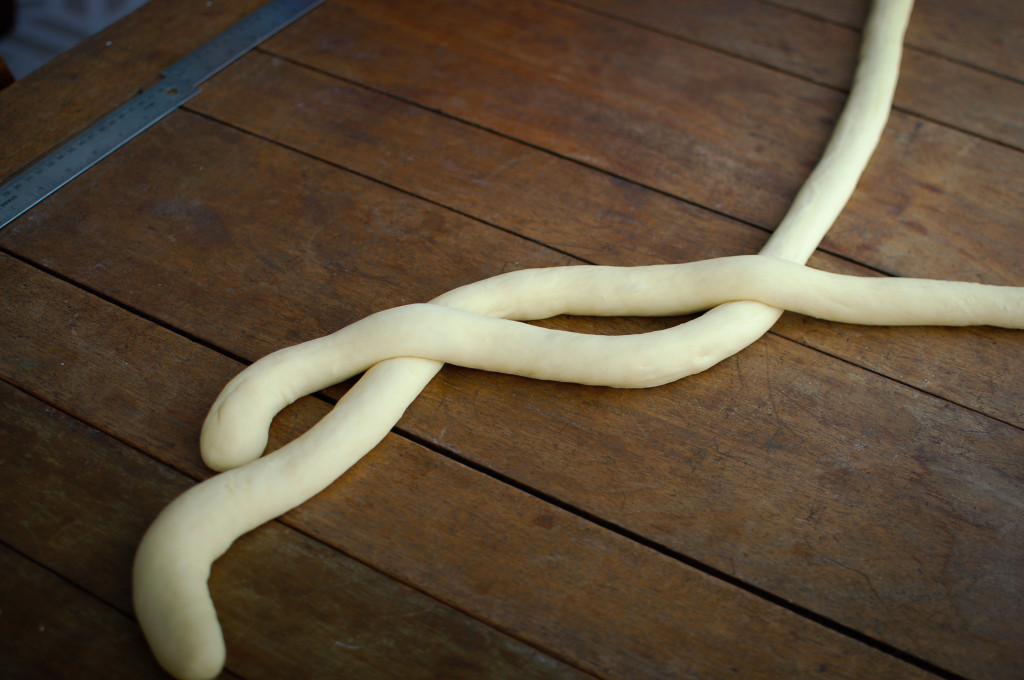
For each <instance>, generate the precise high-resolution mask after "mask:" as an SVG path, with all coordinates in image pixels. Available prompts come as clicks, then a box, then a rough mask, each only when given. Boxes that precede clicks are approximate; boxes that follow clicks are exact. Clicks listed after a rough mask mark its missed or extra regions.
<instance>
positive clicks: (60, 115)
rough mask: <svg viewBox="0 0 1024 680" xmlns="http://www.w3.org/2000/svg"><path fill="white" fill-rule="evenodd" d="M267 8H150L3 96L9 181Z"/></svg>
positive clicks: (241, 1)
mask: <svg viewBox="0 0 1024 680" xmlns="http://www.w3.org/2000/svg"><path fill="white" fill-rule="evenodd" d="M262 4H264V0H231V2H206V1H205V0H149V1H148V2H146V3H145V4H144V5H143V6H142V7H141V8H140V9H139V10H137V11H135V12H133V13H131V14H129V15H128V16H127V17H125V18H124V19H122V20H121V21H119V22H117V23H116V24H114V25H113V26H112V27H110V28H108V29H107V30H105V31H103V32H102V33H101V34H98V35H95V36H93V37H92V38H87V39H86V40H83V41H82V42H81V43H79V44H78V45H76V46H75V47H73V48H72V49H70V50H68V51H67V52H65V53H64V54H61V55H58V56H57V57H55V58H54V59H53V60H51V61H50V62H48V63H46V64H45V65H44V66H42V67H41V68H39V69H38V70H36V71H34V72H33V73H30V74H28V75H27V76H26V77H24V78H22V79H21V80H19V81H18V82H16V83H15V84H13V85H12V86H11V87H8V88H6V89H4V90H3V92H0V129H2V130H4V153H3V155H2V156H0V177H7V176H8V175H10V174H12V173H14V172H15V171H17V170H19V169H21V168H22V167H23V166H25V165H26V164H28V163H30V162H31V161H33V160H34V159H36V157H38V156H40V155H41V154H43V153H45V152H47V151H49V150H50V149H52V148H55V147H56V146H58V145H59V144H60V143H62V142H63V141H64V140H66V139H68V138H70V137H72V136H73V135H74V134H76V133H77V132H80V131H81V130H83V129H84V128H86V127H87V126H88V125H90V124H91V123H93V122H95V121H96V120H98V119H99V118H100V117H102V116H103V115H104V114H107V113H109V112H110V111H112V110H114V109H115V108H117V107H118V106H119V105H121V104H123V103H124V102H126V101H128V100H129V99H130V98H131V97H132V96H134V95H135V94H136V93H137V92H138V91H139V90H141V89H143V88H145V87H148V86H149V85H152V84H153V83H155V82H156V81H157V79H158V78H159V74H160V71H161V69H164V68H166V67H168V66H170V65H171V64H173V63H174V62H176V61H177V60H178V59H181V58H182V57H184V56H185V55H186V54H188V53H189V52H191V51H192V50H194V49H196V48H197V47H199V46H200V45H202V44H203V43H204V42H206V41H207V40H209V39H210V38H212V37H213V36H215V35H217V33H219V32H221V31H222V30H224V29H226V28H227V27H228V26H230V25H232V24H233V23H235V22H236V21H238V20H239V19H241V18H242V17H244V16H245V15H246V14H248V13H249V12H251V11H253V10H254V9H255V8H257V7H259V6H260V5H262Z"/></svg>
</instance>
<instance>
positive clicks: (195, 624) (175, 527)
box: [132, 503, 227, 680]
mask: <svg viewBox="0 0 1024 680" xmlns="http://www.w3.org/2000/svg"><path fill="white" fill-rule="evenodd" d="M176 507H180V504H179V506H175V504H173V503H172V504H171V506H168V509H170V508H176ZM170 514H172V515H177V514H180V513H178V512H172V513H170ZM167 515H168V512H167V510H165V511H164V513H162V514H161V516H160V517H158V518H157V521H156V522H154V523H153V525H152V526H151V527H150V529H149V531H147V532H146V535H145V536H143V539H142V543H140V544H139V549H138V551H137V552H136V554H135V564H134V566H133V570H132V599H133V605H134V608H135V614H136V616H137V617H138V620H139V625H140V626H141V628H142V632H143V633H144V634H145V636H146V640H147V642H149V646H150V649H152V650H153V655H154V656H155V657H156V659H157V661H158V662H159V663H160V665H161V666H162V667H163V668H164V670H166V671H167V672H168V673H170V674H171V675H173V676H174V677H176V678H179V680H210V679H211V678H215V677H217V676H218V675H220V672H221V671H222V670H223V668H224V663H225V660H226V656H227V653H226V649H225V646H224V636H223V633H222V631H221V628H220V623H219V621H218V620H217V612H216V610H215V609H214V606H213V600H212V599H211V598H210V591H209V588H208V586H207V579H208V578H209V574H210V567H209V561H206V562H205V563H204V559H205V557H204V556H200V557H199V558H198V559H197V558H196V556H195V555H194V554H188V553H190V552H192V551H189V550H187V549H186V548H185V546H183V545H182V543H183V541H181V540H177V539H178V538H179V536H178V535H177V534H179V533H180V531H181V529H182V527H183V526H184V525H183V524H182V522H180V521H177V520H178V519H179V518H177V517H174V518H171V521H166V520H167V519H168V518H167ZM161 519H164V520H165V521H161ZM193 529H194V527H193Z"/></svg>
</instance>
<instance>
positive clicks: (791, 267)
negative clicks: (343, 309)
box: [133, 0, 1024, 680]
mask: <svg viewBox="0 0 1024 680" xmlns="http://www.w3.org/2000/svg"><path fill="white" fill-rule="evenodd" d="M911 5H912V3H911V1H910V0H880V1H879V2H876V4H875V6H874V7H873V9H872V12H871V15H870V17H869V19H868V23H867V26H866V27H865V30H864V38H863V43H862V48H861V58H860V63H859V65H858V68H857V73H856V75H855V78H854V85H853V88H852V90H851V93H850V96H849V98H848V100H847V104H846V107H845V108H844V110H843V114H842V116H841V117H840V119H839V121H838V123H837V125H836V129H835V131H834V133H833V136H832V138H831V140H830V142H829V145H828V147H827V148H826V150H825V152H824V154H823V156H822V159H821V161H820V162H819V164H818V166H817V167H816V168H815V169H814V171H813V173H812V174H811V176H810V177H809V178H808V180H807V182H806V183H805V184H804V186H803V188H802V189H801V190H800V192H799V193H798V195H797V197H796V199H795V200H794V203H793V206H792V208H791V209H790V211H789V213H788V214H787V215H786V217H785V219H784V220H783V221H782V223H781V224H780V225H779V227H778V229H777V230H776V232H775V234H774V235H773V236H772V238H771V239H770V240H769V241H768V243H767V244H766V246H765V247H764V248H763V249H762V251H761V253H760V255H756V256H753V255H750V256H740V257H735V258H723V259H721V260H714V261H708V262H698V263H690V264H685V265H658V266H650V267H637V268H609V267H566V268H559V269H552V270H533V271H527V272H516V273H511V274H506V275H503V276H499V277H495V278H493V279H488V280H486V281H482V282H479V283H476V284H471V285H469V286H465V287H463V288H460V289H457V290H454V291H452V292H450V293H447V294H445V295H442V296H441V297H439V298H437V299H435V300H433V301H432V302H431V303H428V304H421V305H410V306H408V307H403V308H398V309H395V310H389V311H386V312H382V313H380V314H378V315H374V316H371V317H368V318H367V319H364V320H363V321H360V322H358V323H357V324H353V325H352V326H350V327H348V328H345V329H343V330H341V331H339V332H338V333H335V334H333V335H331V336H328V337H326V338H321V339H318V340H314V341H312V342H310V343H305V344H303V345H299V346H296V347H292V348H288V349H285V350H281V351H279V352H276V353H274V354H271V355H270V356H268V357H265V358H264V359H261V360H260V361H258V362H256V363H255V364H253V365H252V366H251V367H249V368H248V369H246V370H245V371H243V372H242V373H241V374H239V375H238V376H237V377H236V378H235V379H234V380H232V381H231V382H230V383H229V384H228V385H227V387H225V389H224V391H223V393H222V394H221V395H220V397H219V398H218V399H217V401H216V402H215V404H214V406H213V408H212V409H211V411H210V414H209V416H208V417H207V420H206V423H205V424H204V427H203V433H202V437H201V442H200V446H201V449H202V453H203V457H204V460H205V461H206V462H207V464H208V465H210V467H212V468H214V469H217V470H228V471H227V472H224V473H222V474H220V475H217V476H215V477H213V478H211V479H209V480H207V481H205V482H203V483H201V484H199V485H197V486H195V487H193V488H192V489H190V490H188V491H187V492H185V493H184V494H182V495H181V496H180V497H179V498H177V499H175V501H174V502H172V503H171V504H170V505H169V506H168V507H167V508H166V509H165V510H164V512H163V513H161V515H160V516H159V517H158V518H157V520H156V521H155V522H154V523H153V525H152V526H151V527H150V529H149V531H148V532H147V533H146V535H145V537H144V538H143V540H142V543H141V545H140V546H139V550H138V553H137V556H136V560H135V567H134V573H133V580H134V583H133V590H134V602H135V610H136V613H137V614H138V617H139V622H140V624H141V626H142V629H143V632H144V633H145V635H146V638H147V639H148V641H149V643H150V645H151V647H152V649H153V651H154V653H155V655H156V657H157V659H158V660H159V662H160V663H161V664H162V665H163V666H164V668H166V669H167V670H168V671H169V672H170V673H171V674H172V675H174V676H176V677H178V678H182V679H189V680H191V679H195V680H201V679H206V678H213V677H215V676H216V675H217V674H218V673H219V672H220V671H221V669H222V668H223V665H224V660H225V648H224V640H223V636H222V634H221V630H220V625H219V623H218V621H217V614H216V611H215V609H214V606H213V602H212V600H211V599H210V594H209V590H208V588H207V579H208V577H209V573H210V567H211V564H212V563H213V561H214V560H216V559H217V558H218V557H219V556H220V555H222V554H223V553H224V551H226V550H227V549H228V547H229V546H230V545H231V544H232V542H233V541H234V540H235V539H237V538H238V537H239V536H241V535H242V534H244V533H245V532H247V531H250V530H251V529H254V528H255V527H257V526H259V525H260V524H263V523H264V522H267V521H269V520H271V519H273V518H275V517H278V516H279V515H281V514H283V513H285V512H287V511H288V510H289V509H291V508H293V507H295V506H297V505H299V504H300V503H302V502H304V501H305V500H307V499H308V498H310V497H311V496H313V495H314V494H316V493H318V492H319V491H321V490H322V489H324V488H325V487H326V486H327V485H329V484H330V483H332V482H333V481H334V480H335V479H337V477H338V476H340V475H341V474H342V473H344V472H345V470H347V469H348V468H349V467H351V466H352V465H353V464H354V463H355V462H356V461H357V460H359V458H360V457H362V456H363V455H364V454H365V453H366V452H367V451H369V450H370V449H372V448H373V447H374V446H376V445H377V444H378V443H379V442H380V440H381V439H383V438H384V436H385V435H386V434H387V433H388V432H389V431H390V430H391V428H392V427H393V426H394V425H395V423H397V422H398V420H399V418H401V416H402V414H403V413H404V412H405V409H406V408H407V407H408V405H409V404H410V403H412V401H413V400H414V399H415V398H416V397H417V396H418V395H419V393H420V392H421V391H422V389H423V388H424V387H425V386H426V385H427V383H428V382H429V381H430V380H431V378H433V377H434V375H435V374H436V373H437V371H438V370H440V368H441V366H442V365H443V364H442V362H452V363H458V364H462V365H465V366H471V367H476V368H484V369H488V370H497V371H505V372H510V373H518V374H521V375H528V376H533V377H538V378H546V379H552V380H568V381H575V382H581V383H588V384H600V385H616V386H622V387H643V386H649V385H657V384H661V383H664V382H668V381H671V380H676V379H678V378H681V377H684V376H686V375H690V374H692V373H695V372H697V371H701V370H704V369H706V368H708V367H710V366H712V365H714V364H716V363H718V362H719V361H721V360H722V359H724V358H726V357H729V356H731V355H733V354H735V353H736V352H738V351H740V350H742V349H743V348H745V347H747V346H748V345H749V344H751V343H752V342H754V341H755V340H757V339H758V338H760V337H761V336H762V335H763V334H764V333H765V332H766V331H767V330H768V329H769V328H770V327H771V326H772V325H773V324H774V323H775V321H777V320H778V318H779V316H780V315H781V314H782V310H783V309H791V310H796V311H799V312H802V313H805V314H811V315H814V316H820V317H823V318H828V319H833V320H837V321H847V322H852V323H875V324H885V325H897V324H949V325H967V324H990V325H999V326H1006V327H1011V328H1021V327H1022V326H1024V291H1022V289H1012V288H999V287H994V286H981V285H979V284H969V283H953V282H935V281H922V280H911V279H888V278H882V277H879V278H869V279H859V278H858V279H852V278H850V277H836V276H835V275H830V274H825V273H823V272H817V271H813V270H810V269H807V268H805V267H803V266H802V265H803V263H805V262H806V261H807V259H808V258H809V257H810V255H811V253H812V252H813V251H814V249H815V248H816V247H817V245H818V244H819V243H820V241H821V239H822V238H823V237H824V235H825V233H826V232H827V231H828V229H829V227H830V226H831V225H832V223H833V222H834V220H835V219H836V217H837V216H838V215H839V213H840V211H841V210H842V209H843V206H844V205H845V204H846V202H847V200H848V199H849V197H850V195H851V194H852V193H853V190H854V187H855V186H856V183H857V181H858V179H859V177H860V175H861V173H862V171H863V170H864V168H865V166H866V165H867V162H868V159H869V158H870V156H871V154H872V152H873V151H874V148H875V146H876V145H877V143H878V140H879V139H880V137H881V134H882V130H883V128H884V126H885V123H886V120H887V118H888V113H889V110H890V107H891V104H892V97H893V92H894V90H895V87H896V78H897V75H898V72H899V63H900V53H901V48H902V40H903V33H904V31H905V29H906V24H907V20H908V18H909V15H910V10H911ZM722 303H725V304H722ZM714 305H719V306H717V307H714V308H713V309H711V310H710V311H708V312H707V313H705V314H703V315H702V316H700V317H698V318H697V319H695V320H693V321H690V322H688V323H685V324H682V325H680V326H678V327H676V328H672V329H668V330H665V331H658V332H655V333H647V334H643V335H639V336H625V337H601V336H581V335H578V334H572V333H564V332H558V331H551V330H545V329H541V328H537V327H533V326H530V325H526V324H522V323H519V322H517V321H512V319H518V320H526V319H538V318H545V317H549V316H553V315H556V314H588V315H665V314H683V313H689V312H693V311H698V310H702V309H707V308H709V307H713V306H714ZM492 317H495V318H492ZM393 357H400V358H393ZM413 357H415V358H413ZM368 367H369V370H367V372H366V374H365V375H364V376H363V377H362V379H360V380H359V381H358V382H357V383H356V385H355V386H354V387H353V388H352V389H351V390H349V392H348V393H347V394H346V395H345V396H344V397H343V398H342V399H341V400H340V401H339V402H338V404H337V405H336V406H335V408H334V409H333V410H332V411H331V412H330V413H329V414H328V415H327V416H326V417H325V418H324V419H323V420H322V421H321V422H319V423H318V424H317V425H316V426H315V427H313V428H311V429H310V430H309V431H308V432H306V433H305V434H303V435H302V436H301V437H299V438H298V439H296V440H294V441H292V442H291V443H289V444H287V445H286V446H284V447H283V448H281V449H280V450H278V451H276V452H274V453H273V454H271V455H268V456H265V457H262V458H260V454H261V453H262V451H263V449H264V447H265V446H266V442H267V429H268V427H269V424H270V421H271V419H272V418H273V416H274V414H276V413H277V412H278V411H279V410H280V409H281V408H282V407H284V406H285V405H287V404H288V403H291V402H292V401H294V400H295V399H297V398H299V397H300V396H302V395H304V394H308V393H310V392H313V391H315V390H318V389H320V388H322V387H325V386H327V385H330V384H333V383H335V382H338V381H339V380H343V379H345V378H347V377H350V376H352V375H355V374H357V373H358V372H360V371H362V370H364V369H366V368H368ZM232 468H233V469H232Z"/></svg>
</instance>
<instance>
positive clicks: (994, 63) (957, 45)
mask: <svg viewBox="0 0 1024 680" xmlns="http://www.w3.org/2000/svg"><path fill="white" fill-rule="evenodd" d="M773 3H774V4H777V5H783V6H786V7H791V8H797V9H800V10H801V11H803V12H807V13H810V14H812V15H814V16H821V17H825V18H828V19H830V20H832V21H838V22H841V23H844V24H846V25H848V26H861V25H862V24H863V23H864V17H865V16H867V10H868V5H869V3H868V2H867V0H836V1H833V0H773ZM1022 22H1024V9H1022V7H1021V4H1020V3H1019V2H1015V1H1014V0H966V1H964V2H944V1H943V0H918V1H917V2H916V3H915V4H914V14H913V16H912V18H911V23H910V27H909V29H908V34H907V44H908V45H911V46H914V47H919V48H920V49H922V50H927V51H929V52H934V53H937V54H940V55H943V56H945V57H947V58H949V59H952V60H955V61H961V62H964V63H966V64H970V65H972V66H974V67H976V68H979V69H983V70H986V71H992V72H993V73H997V74H1000V75H1004V76H1007V77H1010V78H1013V79H1015V80H1016V81H1017V82H1020V81H1021V80H1024V56H1022V55H1021V52H1020V49H1019V48H1020V31H1019V29H1020V26H1021V25H1022Z"/></svg>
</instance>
